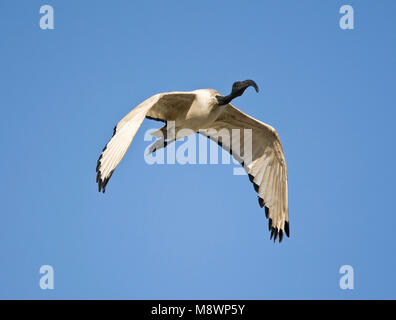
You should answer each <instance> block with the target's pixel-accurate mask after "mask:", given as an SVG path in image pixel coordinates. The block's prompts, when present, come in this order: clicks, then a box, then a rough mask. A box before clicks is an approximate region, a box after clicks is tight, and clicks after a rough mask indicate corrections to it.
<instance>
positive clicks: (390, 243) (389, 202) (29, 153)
mask: <svg viewBox="0 0 396 320" xmlns="http://www.w3.org/2000/svg"><path fill="white" fill-rule="evenodd" d="M44 4H50V5H52V6H53V7H54V10H55V29H54V30H41V29H40V28H39V19H40V17H41V15H40V14H39V9H40V6H41V5H44ZM343 4H351V5H353V7H354V9H355V29H354V30H341V29H340V27H339V19H340V17H341V15H340V14H339V8H340V7H341V5H343ZM0 15H1V19H0V36H1V43H0V46H1V48H0V49H1V50H0V52H1V53H0V54H1V59H0V70H1V71H0V91H1V94H0V105H1V112H2V116H1V118H0V122H1V126H0V130H1V157H0V165H1V184H0V194H1V203H0V206H1V214H0V255H1V256H0V259H1V260H0V298H24V299H25V298H37V299H54V298H56V299H64V298H75V299H82V298H110V299H126V298H128V299H151V298H159V299H195V298H197V299H201V298H208V299H212V298H215V299H268V298H274V299H278V298H280V299H283V298H286V299H290V298H294V299H305V298H313V299H317V298H328V299H334V298H336V299H356V298H363V299H368V298H396V294H395V293H396V292H395V282H396V281H395V280H396V276H395V269H396V260H395V249H396V248H395V240H394V236H393V233H394V227H395V223H396V215H395V209H394V205H393V200H394V197H395V187H394V181H395V178H396V177H395V170H394V167H395V155H396V153H395V148H394V145H395V143H394V138H395V134H394V127H395V126H394V121H395V116H396V112H395V100H396V99H395V98H396V96H395V95H396V90H395V89H396V88H395V71H396V45H395V40H396V35H395V28H396V19H395V16H396V2H395V1H374V0H371V1H363V0H362V1H292V0H290V1H246V2H245V1H243V2H242V1H213V0H211V1H201V0H200V1H199V2H198V1H144V2H142V1H139V2H138V1H50V0H49V1H30V0H29V1H10V0H7V1H1V2H0ZM247 78H251V79H254V80H255V81H256V82H257V83H258V84H259V86H260V88H261V91H260V93H259V94H256V93H255V92H254V91H253V90H251V89H250V90H248V91H247V92H246V94H245V95H244V96H243V97H240V98H238V99H236V100H235V101H234V103H235V105H236V106H238V107H239V108H240V109H242V110H243V111H245V112H247V113H248V114H250V115H252V116H254V117H256V118H258V119H260V120H262V121H264V122H266V123H269V124H271V125H272V126H273V127H275V128H276V129H277V130H278V132H279V135H280V137H281V140H282V143H283V147H284V150H285V156H286V160H287V164H288V173H289V208H290V210H289V211H290V230H291V238H290V239H288V238H286V239H285V240H284V241H283V242H282V243H281V244H274V243H273V242H272V241H270V240H269V233H268V229H267V221H266V219H265V216H264V211H263V210H262V209H260V208H259V206H258V203H257V197H256V194H255V192H254V191H253V188H252V185H251V184H250V182H249V181H248V178H247V177H246V176H234V175H233V174H232V172H233V168H234V166H233V165H221V164H219V165H184V166H183V165H179V164H176V165H154V166H150V165H148V164H146V162H145V161H144V157H143V152H144V149H145V148H146V147H147V145H148V144H149V142H147V141H144V139H143V137H144V132H145V131H146V130H148V129H150V128H154V127H159V126H160V123H157V122H152V121H148V120H146V121H145V122H144V124H143V126H142V128H141V130H140V131H139V133H138V134H137V136H136V138H135V140H134V141H133V143H132V146H131V148H130V149H129V150H128V152H127V154H126V157H125V158H124V160H123V161H122V162H121V164H120V166H119V167H118V168H117V170H116V171H115V173H114V175H113V177H112V179H111V181H110V183H109V185H108V188H107V191H106V194H105V195H103V194H99V193H98V191H97V185H96V184H95V167H96V161H97V158H98V157H99V154H100V151H101V150H102V148H103V146H104V145H105V144H106V142H107V141H108V139H109V138H110V137H111V134H112V130H113V127H114V125H115V124H116V123H117V122H118V121H119V120H120V119H121V118H122V117H123V116H124V115H125V114H126V113H127V112H129V110H130V109H131V108H133V107H134V106H136V105H137V104H139V103H140V102H141V101H142V100H144V99H146V98H147V97H149V96H151V95H153V94H155V93H158V92H163V91H174V90H194V89H197V88H215V89H217V90H219V91H220V92H222V93H228V92H229V91H230V88H231V85H232V83H233V82H234V81H236V80H244V79H247ZM44 264H50V265H52V266H53V268H54V270H55V289H54V290H41V289H40V287H39V279H40V276H41V275H40V273H39V269H40V266H41V265H44ZM345 264H349V265H352V266H353V268H354V271H355V289H354V290H345V291H344V290H341V289H340V287H339V279H340V277H341V275H340V274H339V268H340V266H342V265H345Z"/></svg>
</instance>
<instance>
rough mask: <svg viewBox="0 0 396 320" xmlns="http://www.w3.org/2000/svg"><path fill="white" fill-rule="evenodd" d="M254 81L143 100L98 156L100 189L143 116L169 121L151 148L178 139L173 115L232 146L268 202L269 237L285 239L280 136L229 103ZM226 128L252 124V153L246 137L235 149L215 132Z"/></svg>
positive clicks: (263, 203)
mask: <svg viewBox="0 0 396 320" xmlns="http://www.w3.org/2000/svg"><path fill="white" fill-rule="evenodd" d="M250 86H252V87H254V88H255V89H256V91H257V92H258V91H259V89H258V86H257V84H256V83H255V82H254V81H253V80H245V81H238V82H235V83H234V84H233V86H232V91H231V93H230V94H229V95H227V96H223V95H221V94H220V93H219V92H217V91H216V90H214V89H199V90H194V91H190V92H182V91H175V92H166V93H159V94H156V95H154V96H152V97H150V98H148V99H147V100H145V101H143V102H142V103H141V104H139V105H138V106H137V107H136V108H134V109H132V111H130V112H129V113H128V114H127V115H126V116H125V117H124V118H123V119H121V121H120V122H118V123H117V125H116V126H115V128H114V133H113V137H112V138H111V140H110V141H109V142H108V143H107V145H106V146H105V148H104V149H103V151H102V153H101V155H100V157H99V160H98V163H97V167H96V172H97V176H96V182H97V183H98V186H99V192H100V191H102V192H103V193H104V192H105V190H106V186H107V183H108V182H109V179H110V177H111V175H112V174H113V171H114V169H115V168H116V167H117V165H118V164H119V163H120V161H121V159H122V158H123V156H124V155H125V152H126V151H127V149H128V147H129V145H130V144H131V142H132V140H133V138H134V137H135V135H136V132H137V131H138V129H139V127H140V126H141V124H142V122H143V120H144V119H145V118H148V119H154V120H159V121H163V122H165V126H164V127H162V128H161V129H159V130H158V131H157V133H159V132H160V133H162V135H159V136H162V138H160V139H158V140H157V142H156V143H154V146H155V147H154V148H153V149H151V152H154V151H155V150H156V149H159V148H161V147H166V145H167V144H169V143H171V142H173V141H174V140H175V139H168V138H167V137H166V131H167V122H168V121H169V122H170V121H172V123H173V124H174V130H175V131H176V132H177V131H179V130H181V129H186V128H188V129H191V130H192V131H191V130H190V132H199V133H201V134H203V135H205V136H207V137H208V138H210V139H211V140H213V141H215V142H217V143H219V145H220V146H221V147H222V148H224V149H226V150H227V151H228V152H230V153H231V154H232V156H233V157H234V158H235V159H236V160H237V161H238V162H239V163H240V164H241V165H242V166H243V168H244V169H245V170H246V172H247V174H248V176H249V179H250V181H251V182H252V183H253V186H254V189H255V191H256V192H257V194H258V202H259V205H260V207H261V208H263V207H264V208H265V215H266V217H267V218H268V219H269V223H268V227H269V230H270V231H271V239H272V237H273V238H274V241H276V239H277V238H278V239H279V241H282V238H283V234H284V233H285V234H286V235H287V236H288V237H289V210H288V187H287V168H286V161H285V157H284V154H283V149H282V145H281V142H280V139H279V136H278V134H277V132H276V131H275V129H274V128H272V127H271V126H269V125H267V124H265V123H264V122H261V121H259V120H256V119H254V118H252V117H250V116H249V115H247V114H245V113H243V112H242V111H240V110H238V109H237V108H235V107H234V106H233V105H231V104H230V102H231V100H233V99H234V98H236V97H239V96H241V95H242V94H243V93H244V91H245V90H246V89H247V88H248V87H250ZM213 129H214V130H213ZM222 129H226V130H229V131H232V129H239V130H241V131H243V130H244V129H251V133H252V134H251V137H252V141H251V145H252V150H251V155H250V156H249V157H247V156H246V155H245V152H244V146H243V144H244V140H243V139H242V141H238V144H240V145H238V148H234V149H233V145H232V143H231V141H223V140H221V139H220V138H221V137H220V136H218V134H217V133H218V132H219V131H220V130H222ZM163 134H165V136H164V135H163ZM179 138H180V137H179ZM235 149H237V150H235Z"/></svg>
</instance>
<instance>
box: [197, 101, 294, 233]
mask: <svg viewBox="0 0 396 320" xmlns="http://www.w3.org/2000/svg"><path fill="white" fill-rule="evenodd" d="M224 108H225V110H224V111H223V113H222V114H221V115H220V116H219V118H218V119H217V120H216V121H215V122H214V123H213V124H212V125H211V127H212V129H214V130H212V129H207V130H203V131H202V130H201V131H200V133H202V134H203V135H205V136H207V137H209V138H210V139H212V140H213V141H215V142H217V143H218V144H219V145H220V146H221V147H222V148H224V149H225V150H227V151H228V152H230V153H231V154H232V155H233V156H234V158H235V159H236V160H237V161H239V162H240V163H241V164H242V166H243V167H244V168H245V170H246V172H247V173H248V175H249V179H250V181H251V182H252V183H253V185H254V189H255V191H256V192H257V193H258V202H259V204H260V207H265V215H266V217H267V218H269V225H268V226H269V230H270V231H271V239H272V237H274V241H276V239H277V237H278V236H279V241H282V238H283V233H286V235H287V236H289V209H288V198H287V197H288V195H287V168H286V161H285V157H284V154H283V149H282V145H281V142H280V140H279V136H278V134H277V133H276V131H275V129H274V128H272V127H271V126H269V125H267V124H265V123H263V122H261V121H259V120H256V119H254V118H252V117H250V116H248V115H247V114H245V113H243V112H242V111H240V110H238V109H237V108H235V107H234V106H232V105H231V104H228V105H226V106H225V107H224ZM224 129H225V130H228V132H229V136H230V137H231V138H230V139H223V137H222V135H221V134H219V133H221V130H224ZM232 129H239V130H238V131H239V135H238V137H240V138H239V139H237V138H236V137H235V134H234V137H233V134H232ZM244 129H251V130H252V131H251V133H252V144H251V146H252V150H251V153H250V156H249V153H248V152H247V150H245V149H246V147H248V146H245V138H244V135H243V133H244ZM238 131H237V132H238ZM223 132H224V131H223ZM227 140H229V141H227Z"/></svg>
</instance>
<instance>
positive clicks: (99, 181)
mask: <svg viewBox="0 0 396 320" xmlns="http://www.w3.org/2000/svg"><path fill="white" fill-rule="evenodd" d="M116 128H117V126H115V127H114V134H115V132H116ZM114 134H113V136H114ZM106 149H107V144H106V145H105V147H104V148H103V150H102V152H101V154H100V157H99V159H98V162H97V163H96V183H97V184H98V191H99V192H103V193H105V192H106V185H107V183H108V182H109V180H110V178H111V176H112V174H113V172H114V170H112V171H111V172H110V174H109V176H108V177H107V178H105V179H103V177H102V173H101V172H100V165H101V162H100V160H102V157H103V152H104V151H105V150H106Z"/></svg>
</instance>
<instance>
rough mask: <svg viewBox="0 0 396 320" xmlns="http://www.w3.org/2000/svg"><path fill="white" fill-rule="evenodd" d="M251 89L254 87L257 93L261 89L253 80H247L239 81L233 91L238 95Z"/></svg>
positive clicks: (234, 85) (233, 86)
mask: <svg viewBox="0 0 396 320" xmlns="http://www.w3.org/2000/svg"><path fill="white" fill-rule="evenodd" d="M249 87H253V88H254V89H255V90H256V92H259V87H258V85H257V83H256V82H254V81H253V80H245V81H237V82H235V83H234V84H233V85H232V91H233V92H235V93H237V92H241V91H242V93H243V92H244V91H245V90H246V89H247V88H249Z"/></svg>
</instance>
